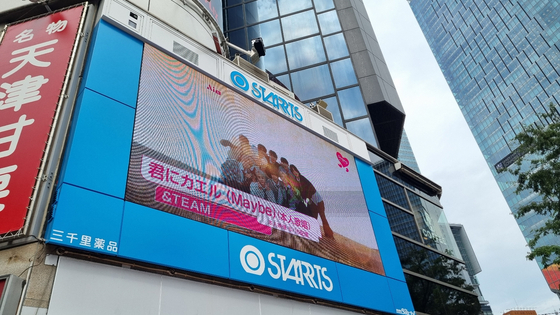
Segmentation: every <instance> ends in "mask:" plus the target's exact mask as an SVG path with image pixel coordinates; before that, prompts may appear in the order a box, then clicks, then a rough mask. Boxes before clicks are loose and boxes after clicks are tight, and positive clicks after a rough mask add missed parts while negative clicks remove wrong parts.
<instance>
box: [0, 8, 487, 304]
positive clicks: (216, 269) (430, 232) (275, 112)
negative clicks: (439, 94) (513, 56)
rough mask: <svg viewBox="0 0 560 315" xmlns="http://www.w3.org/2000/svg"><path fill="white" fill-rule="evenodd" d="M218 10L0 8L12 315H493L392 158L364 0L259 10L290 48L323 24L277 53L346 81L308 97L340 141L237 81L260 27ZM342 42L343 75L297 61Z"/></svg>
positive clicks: (1, 264) (424, 192) (260, 79)
mask: <svg viewBox="0 0 560 315" xmlns="http://www.w3.org/2000/svg"><path fill="white" fill-rule="evenodd" d="M218 2H219V1H212V2H210V3H208V2H206V1H190V0H184V1H173V0H168V1H167V0H149V1H145V0H133V1H122V0H102V1H90V2H87V3H80V2H77V1H73V0H59V1H49V2H48V3H31V2H30V3H23V2H21V1H19V0H10V1H7V2H6V4H5V6H3V7H2V8H0V24H2V25H6V28H5V32H4V33H3V35H2V42H1V43H0V54H2V55H4V56H12V57H10V58H5V59H2V60H0V72H2V79H1V80H2V82H1V84H0V86H1V87H2V89H3V90H2V91H1V93H0V101H2V103H1V105H0V111H1V112H2V115H0V137H1V138H0V143H5V144H6V143H7V144H8V145H6V146H1V147H0V202H2V204H0V206H2V211H0V270H2V273H1V274H0V292H1V293H0V294H1V295H0V296H1V297H0V313H1V314H18V315H20V314H46V313H47V312H48V313H49V314H76V313H79V314H105V313H107V314H109V313H115V312H118V313H120V314H153V313H158V314H177V313H187V314H190V313H192V314H199V313H204V314H218V313H220V314H222V313H226V312H227V313H228V314H237V313H239V314H277V313H278V314H279V313H285V312H286V311H287V310H290V311H295V312H301V313H306V314H325V313H329V314H341V315H342V314H351V313H353V312H362V313H366V314H407V315H413V314H415V313H416V312H419V313H425V314H432V315H436V314H446V315H447V314H457V313H461V312H463V313H465V312H466V313H468V314H476V313H478V309H479V305H478V301H477V299H476V294H475V293H474V292H473V291H472V287H471V286H470V285H469V278H468V276H467V275H466V271H465V265H464V262H463V260H462V258H461V254H460V253H459V250H458V248H457V246H456V244H455V242H454V241H453V238H452V236H451V232H450V229H449V226H448V224H447V222H446V220H445V215H444V213H443V209H442V208H441V205H440V203H439V197H440V195H441V188H440V187H439V186H438V185H437V184H434V183H433V182H431V181H429V180H428V179H426V178H424V177H423V176H421V175H420V174H418V173H417V172H415V171H414V170H413V169H411V168H409V167H407V166H406V165H403V164H402V163H401V162H399V161H398V160H397V159H396V158H395V157H396V156H397V155H398V148H399V146H400V143H401V141H400V140H401V132H402V123H403V119H404V114H403V113H402V108H401V107H400V103H399V101H398V97H397V96H396V93H393V92H394V88H393V91H391V86H392V83H391V81H390V76H389V75H388V71H387V69H386V66H385V67H380V65H381V64H383V60H382V56H381V54H380V52H379V54H377V53H376V50H377V49H378V46H375V45H373V43H374V42H375V40H374V35H373V31H372V30H368V29H370V28H371V26H365V28H366V30H365V31H362V30H361V28H362V27H363V26H362V25H363V24H364V23H363V22H364V20H367V17H366V16H364V14H365V13H361V12H365V10H360V7H359V5H360V4H361V1H356V2H355V3H354V2H352V3H351V5H350V4H349V3H346V2H336V1H335V2H329V1H318V2H317V3H312V6H311V7H309V6H308V4H306V2H305V1H304V2H301V4H296V5H295V6H296V7H292V6H293V5H294V3H291V2H290V3H289V2H287V1H278V3H276V2H270V1H263V2H260V1H259V4H261V5H262V4H266V5H270V3H274V5H275V6H276V7H275V10H276V12H277V14H278V18H277V19H275V18H273V17H270V15H266V16H267V17H269V18H268V19H267V21H269V22H275V23H280V25H281V27H282V28H283V27H284V25H286V27H289V26H290V25H291V24H292V23H307V22H305V21H300V19H299V18H300V17H301V16H299V15H298V14H302V13H306V12H307V11H309V10H311V11H313V12H312V13H313V14H314V15H316V17H315V18H316V20H315V21H316V23H318V24H317V25H319V26H320V25H322V26H320V30H321V31H320V33H314V32H315V31H314V32H312V33H309V34H308V33H305V34H306V35H301V37H298V38H292V39H286V38H285V35H283V34H284V33H281V34H282V42H281V43H280V44H278V45H281V46H277V47H282V49H283V50H284V52H285V54H286V56H287V57H286V58H287V59H286V62H287V66H288V67H292V66H294V67H296V68H297V69H296V68H294V70H297V71H301V72H305V71H307V70H309V71H312V72H313V71H322V70H321V69H324V68H325V67H326V68H328V69H329V72H331V73H333V75H332V76H329V78H331V80H332V82H331V83H332V89H331V90H329V93H327V94H320V95H319V94H317V95H315V96H313V97H307V99H304V98H303V97H302V96H299V97H300V98H301V100H302V101H303V102H305V103H308V102H314V101H316V100H318V99H320V98H322V99H325V100H327V99H328V97H331V98H334V100H336V103H335V102H334V101H330V102H328V104H329V106H332V104H336V105H337V108H338V109H339V111H340V119H338V121H337V122H336V123H333V122H332V121H329V120H328V119H325V118H324V117H323V116H322V115H320V114H319V113H317V112H315V111H313V110H310V109H309V108H308V107H307V106H306V105H305V103H303V102H301V101H300V100H298V99H297V98H295V95H293V94H290V93H289V91H287V90H286V89H284V88H283V87H282V86H281V85H282V84H278V83H276V81H275V80H274V78H273V79H272V80H271V79H269V77H268V76H267V75H265V76H260V74H259V73H257V72H254V71H253V70H247V69H248V68H247V67H246V66H244V65H243V64H236V63H234V62H232V61H231V58H232V56H231V55H229V50H228V49H227V46H226V44H225V38H224V36H223V35H222V25H225V24H227V23H230V22H229V19H230V17H231V15H232V14H233V13H232V12H235V10H232V11H231V12H230V10H229V9H232V8H235V6H240V8H242V10H243V11H242V12H243V14H244V18H246V16H250V15H247V12H249V13H251V12H254V11H251V10H253V9H251V6H252V4H251V3H249V2H248V3H245V2H237V3H232V2H231V3H230V2H228V3H225V4H224V5H225V10H224V11H223V14H222V11H221V4H219V5H217V3H218ZM310 3H311V2H310ZM253 4H257V3H253ZM356 5H358V6H356ZM247 8H249V9H247ZM256 8H257V10H259V9H258V8H259V6H256ZM236 10H239V8H237V9H236ZM247 10H248V11H247ZM271 11H272V12H274V9H271ZM262 12H264V13H262ZM266 12H270V10H269V11H267V10H264V11H261V13H262V14H265V13H266ZM267 14H268V13H267ZM306 14H309V13H306ZM292 15H293V16H292ZM296 15H297V18H296ZM336 19H339V24H340V28H337V27H336V25H337V24H336V23H334V22H333V21H335V20H336ZM294 21H295V22H294ZM317 21H318V22H317ZM321 21H323V22H321ZM328 21H331V22H332V23H330V22H328ZM352 21H354V22H352ZM321 23H323V24H321ZM325 23H326V24H325ZM356 23H358V25H359V26H360V27H358V26H356ZM272 24H274V23H272ZM272 24H271V25H272ZM251 25H252V24H250V23H248V22H247V24H246V22H243V30H244V32H247V34H248V33H249V31H248V29H249V28H246V27H245V26H251ZM368 25H369V24H368ZM253 26H254V25H253ZM331 26H332V27H334V29H332V30H330V31H329V30H327V28H328V27H331ZM263 28H264V26H262V28H261V30H262V29H263ZM304 29H305V28H303V27H301V28H297V29H296V32H292V33H290V34H292V35H293V36H299V35H297V34H298V33H297V31H298V30H301V31H304ZM331 31H332V32H331ZM267 32H268V31H267ZM267 32H262V33H261V34H260V35H261V36H262V37H265V36H264V35H265V33H266V34H268V33H267ZM271 32H272V31H271ZM305 32H307V31H305ZM323 32H324V34H323ZM270 34H272V33H270ZM341 34H342V35H343V36H344V38H346V41H347V42H345V43H344V45H348V46H346V50H347V51H348V54H347V55H343V56H339V57H337V58H334V57H333V58H330V59H328V60H323V61H320V62H317V61H312V62H311V63H310V64H306V65H304V66H301V65H300V66H297V62H303V63H304V64H305V63H306V62H307V61H305V60H303V59H298V58H300V57H295V58H296V59H295V60H299V61H294V60H292V59H291V58H292V57H293V55H292V52H291V48H289V47H292V48H293V47H307V46H305V45H303V46H301V45H300V44H303V43H298V45H295V46H290V44H291V43H292V44H293V43H295V42H296V41H300V40H301V41H307V40H309V41H317V38H319V41H320V42H321V45H324V46H322V47H324V49H325V50H326V53H325V54H326V55H325V56H329V49H330V48H329V47H330V46H329V45H328V44H327V43H329V42H330V39H329V36H337V35H341ZM357 35H359V36H358V37H352V36H357ZM247 36H249V35H247ZM350 38H353V40H355V41H354V43H360V42H361V43H362V44H363V47H361V48H360V46H355V45H351V44H350ZM248 39H249V37H247V41H248ZM266 40H267V39H266V38H265V41H266ZM338 40H340V39H338ZM334 41H336V39H334ZM306 43H307V42H306ZM316 43H318V41H317V42H316ZM339 44H340V43H339ZM339 44H336V43H335V44H334V45H335V46H334V47H335V48H336V47H338V48H337V49H335V51H339V52H340V51H341V50H340V49H342V48H343V47H340V45H339ZM337 45H338V46H337ZM247 46H248V42H247ZM245 48H246V49H248V47H245ZM271 48H274V45H271ZM331 48H332V47H331ZM272 51H273V52H274V50H272ZM372 51H373V53H372ZM270 56H271V53H270V51H269V49H268V47H267V57H269V58H270ZM272 56H273V54H272ZM307 57H308V56H307ZM331 57H332V55H331ZM304 59H305V58H304ZM267 60H268V61H267ZM270 60H271V59H265V58H263V59H262V62H263V63H265V64H266V62H269V61H270ZM292 61H294V62H296V63H295V64H294V63H292ZM349 61H350V63H349ZM338 62H340V63H338ZM357 62H360V65H361V67H358V66H356V63H357ZM349 64H350V65H351V66H352V67H353V68H354V69H355V74H354V76H355V78H356V80H355V81H353V80H352V79H351V78H352V76H349V75H348V73H349V69H350V68H346V67H347V66H348V65H349ZM320 67H323V68H320ZM316 68H320V69H316ZM290 69H291V68H290ZM368 69H369V70H368ZM297 71H295V72H294V73H291V72H288V73H284V74H282V73H280V72H279V73H275V74H276V78H278V77H280V76H281V75H288V78H289V81H286V77H284V78H280V79H278V82H282V83H283V85H284V86H286V87H290V88H294V84H293V83H294V80H296V81H297V80H298V76H299V75H301V76H303V77H305V75H304V74H305V73H299V74H298V73H297ZM339 71H341V72H339ZM353 71H354V70H353ZM271 72H272V71H271ZM341 73H342V74H344V73H346V75H345V77H344V78H341V77H338V75H339V74H340V75H342V74H341ZM334 74H337V76H335V75H334ZM305 78H306V79H308V80H312V79H316V77H313V76H312V77H305ZM340 79H342V80H343V81H339V80H340ZM347 79H348V80H349V81H347V82H346V83H341V82H344V80H347ZM348 82H352V83H348ZM356 82H357V83H356ZM286 83H290V85H287V84H286ZM347 83H348V84H347ZM325 84H326V83H325ZM327 85H328V84H327ZM317 88H322V87H321V86H318V87H317ZM22 91H24V92H22ZM302 91H303V92H305V90H302ZM357 91H359V93H360V94H359V97H358V96H356V95H357V94H355V93H357ZM362 91H364V92H362ZM22 93H25V95H26V96H27V97H23V98H22V97H21V96H22ZM353 93H354V96H350V97H351V98H350V99H346V96H348V95H350V94H353ZM327 96H328V97H327ZM352 98H354V100H355V99H356V98H357V99H358V100H359V99H361V100H362V103H360V102H357V103H358V104H360V105H363V109H361V108H358V110H359V111H360V114H359V115H357V116H355V117H354V116H352V115H349V114H348V113H352V112H353V111H354V110H356V108H354V107H352V106H354V105H353V104H354V103H353V102H354V101H349V100H351V99H352ZM345 104H350V105H348V106H349V107H346V105H345ZM39 105H40V106H39ZM349 111H350V112H349ZM366 119H367V121H368V124H367V126H366V127H367V128H366V129H367V130H369V131H365V132H363V131H360V130H366V129H364V128H362V127H360V128H354V127H351V126H355V125H353V123H354V122H358V124H361V123H362V121H364V120H366ZM335 121H336V119H335ZM370 121H371V122H370ZM341 126H344V127H346V128H348V130H350V132H349V131H348V130H347V129H345V128H342V127H341ZM35 127H37V128H36V129H35ZM368 128H369V129H368ZM368 134H369V135H370V136H368ZM279 135H281V136H279ZM371 135H373V136H374V137H373V138H372V137H371ZM265 147H266V148H268V150H267V149H265ZM31 153H33V154H35V155H33V156H32V155H31ZM22 154H23V155H26V158H22ZM288 160H289V163H288ZM31 162H32V163H35V164H27V163H31ZM284 163H285V164H284ZM23 170H25V171H26V172H22V171H23ZM278 178H280V179H281V180H278ZM20 187H28V190H25V191H24V190H23V189H20ZM274 187H275V188H276V189H273V188H274ZM20 203H23V204H20ZM442 267H444V268H442ZM425 268H427V269H425ZM425 292H431V295H430V296H428V297H426V296H423V294H424V293H425Z"/></svg>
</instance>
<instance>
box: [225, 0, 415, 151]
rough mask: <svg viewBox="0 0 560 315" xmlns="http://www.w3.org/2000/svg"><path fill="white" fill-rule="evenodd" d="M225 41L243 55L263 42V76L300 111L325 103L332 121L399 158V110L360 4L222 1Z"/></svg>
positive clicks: (308, 0)
mask: <svg viewBox="0 0 560 315" xmlns="http://www.w3.org/2000/svg"><path fill="white" fill-rule="evenodd" d="M224 15H225V19H224V28H225V35H226V36H227V37H228V38H229V40H230V41H231V42H232V43H234V44H236V45H238V46H240V47H242V48H244V49H249V45H250V41H251V40H252V39H254V38H257V37H262V38H263V40H264V43H265V45H266V56H265V57H264V58H262V60H261V61H260V62H259V64H257V66H259V67H261V68H262V69H266V70H268V71H270V72H271V73H272V74H273V75H274V76H275V77H276V78H277V79H278V80H279V81H281V82H282V83H283V84H284V85H285V86H286V87H287V88H288V89H289V90H291V91H293V92H294V93H295V94H296V96H297V97H298V98H299V99H300V100H301V101H302V102H303V103H305V104H309V103H311V102H315V101H317V100H319V99H322V100H324V101H325V102H327V104H328V107H327V110H329V111H330V112H331V113H332V114H333V117H334V121H335V122H336V123H337V124H338V125H340V126H342V127H344V128H346V129H348V130H349V131H351V132H353V133H354V134H356V135H357V136H359V137H360V138H362V139H364V140H366V141H367V142H368V143H370V144H371V145H373V146H375V147H378V148H381V149H382V150H383V151H385V152H387V153H389V154H391V155H392V156H394V157H397V156H398V149H399V144H400V139H401V134H402V130H403V126H404V110H403V108H402V104H401V102H400V100H399V97H398V95H397V92H396V89H395V87H394V84H393V81H392V79H391V75H390V74H389V71H388V69H387V65H386V64H385V60H384V58H383V54H382V53H381V49H380V48H379V44H378V43H377V39H376V38H375V34H374V32H373V28H372V26H371V23H370V22H369V18H368V17H367V13H366V9H365V7H364V5H363V2H362V1H334V0H324V1H315V2H312V1H311V0H304V1H296V2H294V1H288V0H257V1H254V0H229V1H226V2H225V9H224Z"/></svg>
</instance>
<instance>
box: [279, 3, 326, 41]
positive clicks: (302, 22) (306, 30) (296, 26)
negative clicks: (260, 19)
mask: <svg viewBox="0 0 560 315" xmlns="http://www.w3.org/2000/svg"><path fill="white" fill-rule="evenodd" d="M295 2H297V1H294V3H295ZM282 30H283V31H284V39H285V40H286V41H289V40H292V39H297V38H301V37H304V36H308V35H312V34H316V33H319V27H318V26H317V20H316V19H315V13H314V12H313V10H309V11H305V12H302V13H298V14H295V15H290V16H288V17H285V18H282Z"/></svg>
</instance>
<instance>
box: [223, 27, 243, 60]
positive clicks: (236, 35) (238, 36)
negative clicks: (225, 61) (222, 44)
mask: <svg viewBox="0 0 560 315" xmlns="http://www.w3.org/2000/svg"><path fill="white" fill-rule="evenodd" d="M227 37H228V38H229V41H230V42H231V43H233V44H234V45H237V46H239V47H241V48H243V49H247V36H245V29H244V28H242V29H240V30H237V31H233V32H229V33H228V34H227ZM230 52H233V54H232V56H233V55H235V54H236V53H238V51H237V50H234V49H231V48H230Z"/></svg>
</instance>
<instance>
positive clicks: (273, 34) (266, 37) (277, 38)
mask: <svg viewBox="0 0 560 315" xmlns="http://www.w3.org/2000/svg"><path fill="white" fill-rule="evenodd" d="M259 26H260V28H261V35H262V38H263V41H264V45H265V47H266V46H272V45H275V44H278V43H281V42H282V31H281V30H280V21H278V20H273V21H270V22H266V23H262V24H259Z"/></svg>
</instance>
